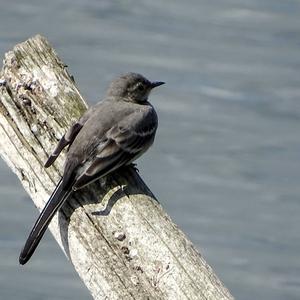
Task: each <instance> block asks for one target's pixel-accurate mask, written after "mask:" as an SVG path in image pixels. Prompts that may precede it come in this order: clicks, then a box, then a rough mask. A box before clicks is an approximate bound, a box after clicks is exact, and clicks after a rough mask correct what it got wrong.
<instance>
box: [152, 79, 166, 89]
mask: <svg viewBox="0 0 300 300" xmlns="http://www.w3.org/2000/svg"><path fill="white" fill-rule="evenodd" d="M163 84H165V82H163V81H153V82H151V89H153V88H155V87H157V86H160V85H163Z"/></svg>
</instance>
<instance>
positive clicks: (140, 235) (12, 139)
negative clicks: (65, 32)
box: [0, 35, 233, 300]
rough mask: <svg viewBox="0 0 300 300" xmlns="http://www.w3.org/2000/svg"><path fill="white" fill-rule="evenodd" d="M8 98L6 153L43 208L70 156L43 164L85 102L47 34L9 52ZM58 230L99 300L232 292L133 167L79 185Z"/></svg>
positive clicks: (1, 140)
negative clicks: (46, 37) (87, 185)
mask: <svg viewBox="0 0 300 300" xmlns="http://www.w3.org/2000/svg"><path fill="white" fill-rule="evenodd" d="M0 97H1V103H0V109H1V114H0V152H1V156H2V157H3V159H4V160H5V161H6V162H7V164H8V165H9V166H10V168H11V169H12V170H13V171H14V172H15V173H16V174H17V176H18V177H19V179H20V181H21V183H22V184H23V186H24V188H25V189H26V191H27V192H28V193H29V195H30V197H31V198H32V200H33V201H34V203H35V205H36V206H37V207H38V209H39V210H41V208H42V207H43V206H44V204H45V202H46V201H47V199H48V197H49V196H50V194H51V192H52V190H53V189H54V187H55V183H56V182H57V181H58V179H59V177H60V176H61V173H62V169H63V158H64V157H62V158H59V159H58V161H57V163H55V167H51V168H49V169H44V167H43V163H44V162H45V160H46V157H47V155H48V153H50V152H51V151H52V150H53V148H54V146H55V144H56V143H57V141H58V139H59V138H60V137H61V136H62V135H63V134H64V132H65V131H66V129H67V128H68V127H69V126H70V125H71V124H72V123H73V122H74V121H75V120H76V119H78V117H79V116H80V115H81V114H82V113H83V112H84V111H85V109H86V107H87V105H86V103H85V102H84V100H83V99H82V97H81V96H80V93H79V92H78V90H77V88H76V86H75V85H74V82H73V80H72V78H71V77H70V75H69V74H68V72H67V70H66V67H65V66H64V64H63V62H62V61H61V60H60V59H59V58H58V56H57V55H56V53H55V52H54V50H53V49H52V48H51V46H50V45H49V44H48V42H47V41H46V40H45V38H43V37H41V36H39V35H38V36H35V37H33V38H31V39H29V40H27V41H26V42H24V43H21V44H19V45H16V46H15V47H14V49H13V50H12V51H10V52H8V53H7V54H6V55H5V59H4V65H3V69H2V71H1V73H0ZM121 186H122V187H123V188H121ZM127 195H128V196H127ZM33 221H34V220H33ZM25 225H26V226H31V224H24V226H25ZM29 229H30V227H28V230H29ZM50 230H51V232H52V234H53V235H54V237H55V239H56V240H57V242H58V243H59V245H60V246H61V247H62V249H63V250H64V251H65V253H66V255H67V257H69V259H70V260H71V262H72V264H73V265H74V267H75V269H76V271H77V272H78V274H79V275H80V277H81V278H82V280H83V281H84V283H85V284H86V286H87V288H88V289H89V290H90V292H91V294H92V296H93V297H94V299H110V300H112V299H156V300H157V299H172V300H174V299H180V300H184V299H233V298H232V296H231V295H230V293H229V292H228V290H227V289H226V288H225V287H224V286H223V285H222V283H221V282H220V280H219V279H218V278H217V277H216V275H215V274H214V273H213V271H212V269H211V268H210V267H209V266H208V264H207V263H206V262H205V261H204V259H203V258H202V257H201V255H200V254H199V253H198V252H197V250H196V249H195V248H194V246H193V245H192V243H191V242H190V241H189V240H188V239H187V238H186V236H185V235H184V234H183V233H182V232H181V230H180V229H178V227H177V226H176V225H175V224H174V223H173V222H172V221H171V220H170V218H169V216H168V215H167V214H166V213H165V212H164V210H163V209H162V207H161V206H160V204H159V203H158V202H157V200H155V198H154V196H153V194H152V193H151V191H150V190H149V189H148V188H147V186H146V185H145V183H144V182H143V181H142V179H141V178H140V177H139V175H138V174H137V173H136V171H135V170H133V169H130V168H127V169H124V170H121V171H119V172H118V173H117V174H114V175H113V176H110V177H108V178H107V179H105V180H102V181H101V182H98V183H95V184H92V185H91V186H89V187H87V188H85V189H84V190H82V191H80V192H77V193H76V194H75V195H74V197H73V198H72V199H70V201H68V203H66V205H64V207H63V208H62V209H61V211H60V212H59V213H58V214H57V216H56V217H55V218H54V220H53V221H52V222H51V225H50ZM25 238H26V237H25V236H24V241H25ZM32 259H34V257H33V258H32ZM16 260H17V257H16Z"/></svg>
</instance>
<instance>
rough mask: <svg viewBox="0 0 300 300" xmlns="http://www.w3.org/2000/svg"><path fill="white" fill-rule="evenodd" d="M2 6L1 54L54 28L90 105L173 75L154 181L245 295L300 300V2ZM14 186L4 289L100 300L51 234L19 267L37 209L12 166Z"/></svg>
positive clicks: (2, 224)
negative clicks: (113, 82) (122, 81)
mask: <svg viewBox="0 0 300 300" xmlns="http://www.w3.org/2000/svg"><path fill="white" fill-rule="evenodd" d="M1 2H2V3H1V4H2V5H1V10H0V26H1V34H0V37H1V39H0V53H1V56H2V57H3V54H4V52H5V51H7V50H9V49H10V48H11V47H12V46H13V45H15V44H16V43H18V42H20V41H23V40H25V39H26V38H28V37H30V36H32V35H34V34H36V33H41V34H43V35H45V36H46V37H47V38H48V39H49V40H50V42H51V43H52V44H53V45H54V47H55V49H56V50H57V52H58V53H59V55H60V56H61V57H62V58H63V60H64V62H65V63H66V64H68V65H69V67H70V70H71V72H72V73H73V74H74V76H75V79H76V82H77V84H78V86H79V88H80V90H81V92H82V94H83V95H84V97H85V98H86V99H87V101H88V102H89V103H95V102H96V101H98V99H99V97H100V96H99V95H103V93H104V90H105V88H106V86H107V84H108V82H109V81H110V79H111V78H113V77H114V76H115V75H116V74H119V73H122V72H124V71H137V72H141V73H142V74H144V75H146V76H147V77H149V78H150V79H152V80H163V81H166V82H167V85H166V86H164V87H161V88H160V89H158V90H157V91H155V93H153V95H152V97H151V100H152V103H153V104H154V105H155V107H156V108H157V111H158V113H159V117H160V124H159V126H160V127H159V131H158V136H157V139H156V142H155V145H154V147H153V148H152V149H151V150H150V151H149V152H148V153H147V155H145V156H144V157H143V158H141V159H140V161H139V169H140V173H141V175H142V177H143V178H144V179H145V181H146V182H147V184H148V185H149V186H150V188H151V190H152V191H153V192H154V193H155V194H156V195H157V197H158V198H159V199H160V201H161V203H162V204H163V206H164V207H165V209H166V210H167V212H168V213H169V214H170V215H171V216H172V218H173V220H174V221H175V222H176V223H177V224H178V225H179V226H180V227H181V228H182V229H183V230H184V231H185V232H186V233H187V234H188V236H189V237H190V238H191V240H192V241H193V242H194V243H195V245H196V246H197V247H198V248H199V250H200V251H201V252H202V253H203V255H204V257H205V258H206V259H207V261H208V262H209V263H210V264H211V265H212V267H213V268H214V270H215V271H216V273H217V274H218V275H219V277H220V278H221V279H222V281H223V282H224V283H225V285H226V286H227V287H228V288H229V289H230V290H231V292H232V294H233V295H234V296H235V297H236V298H237V299H246V300H248V299H249V300H250V299H264V300H268V299H278V300H279V299H280V300H282V299H286V300H293V299H299V297H300V279H299V278H300V260H299V250H300V239H299V238H300V234H299V221H300V217H299V215H300V204H299V193H300V186H299V176H300V159H299V153H300V141H299V131H300V84H299V83H300V82H299V67H300V55H299V53H300V52H299V50H300V2H299V1H296V0H294V1H293V0H285V1H276V0H272V1H271V0H260V1H258V0H245V1H237V0H230V1H208V0H203V1H198V0H197V1H196V0H189V1H178V0H173V1H169V2H168V1H158V0H152V1H149V0H148V1H146V0H144V1H133V0H127V1H114V2H111V1H96V0H94V1H92V0H91V1H87V3H84V1H76V0H73V1H70V0H69V1H59V0H52V1H48V2H44V3H41V1H37V0H34V1H26V2H24V1H21V0H19V1H15V0H14V1H9V2H6V1H5V2H4V1H3V0H2V1H1ZM162 178H163V179H164V180H162ZM0 185H1V186H0V194H1V199H2V201H1V211H0V241H1V243H0V291H1V292H0V298H1V299H24V300H27V299H47V300H49V299H74V298H75V299H91V297H90V296H89V293H88V291H87V290H86V288H85V287H84V286H83V284H82V283H81V281H80V280H79V279H78V277H77V274H76V273H74V271H73V269H72V267H71V265H70V263H69V262H68V261H66V259H65V257H64V256H63V254H62V253H61V251H60V250H59V249H58V246H57V245H56V244H55V242H54V240H53V238H52V237H51V235H50V234H49V233H48V234H47V235H46V237H45V239H44V240H43V243H42V244H41V246H40V248H39V251H37V253H36V255H35V256H34V258H33V259H32V261H31V262H30V264H28V265H26V267H20V266H19V265H18V262H17V257H18V254H19V251H20V248H21V247H22V245H23V243H24V240H25V238H26V235H27V233H28V230H29V227H30V226H31V224H32V222H33V220H34V218H35V217H36V216H37V210H36V209H35V208H34V206H33V204H32V203H31V201H30V199H29V198H28V196H27V195H26V194H25V192H24V191H23V189H22V187H21V186H20V184H19V182H18V181H17V179H16V178H15V176H14V175H13V174H11V172H10V170H9V169H8V168H7V167H6V166H5V164H4V163H3V162H0Z"/></svg>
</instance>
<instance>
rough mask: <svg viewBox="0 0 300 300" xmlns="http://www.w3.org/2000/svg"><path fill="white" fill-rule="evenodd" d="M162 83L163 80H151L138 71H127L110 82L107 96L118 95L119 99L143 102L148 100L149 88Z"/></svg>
mask: <svg viewBox="0 0 300 300" xmlns="http://www.w3.org/2000/svg"><path fill="white" fill-rule="evenodd" d="M162 84H164V82H162V81H154V82H151V81H149V80H148V79H146V78H145V77H144V76H142V75H140V74H138V73H127V74H124V75H121V76H120V77H118V78H116V79H114V80H113V81H112V82H111V84H110V86H109V88H108V91H107V96H112V97H120V100H121V99H123V100H125V101H130V102H135V103H140V104H143V103H144V102H146V101H147V100H148V96H149V94H150V92H151V90H152V89H153V88H155V87H157V86H160V85H162Z"/></svg>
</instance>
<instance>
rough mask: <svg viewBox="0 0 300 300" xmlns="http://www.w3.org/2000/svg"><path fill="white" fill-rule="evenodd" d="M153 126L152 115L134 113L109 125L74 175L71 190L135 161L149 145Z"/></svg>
mask: <svg viewBox="0 0 300 300" xmlns="http://www.w3.org/2000/svg"><path fill="white" fill-rule="evenodd" d="M156 129H157V119H156V115H155V117H153V116H152V117H150V118H147V117H141V118H139V117H138V115H136V114H131V115H129V116H128V117H127V118H125V119H124V120H122V121H121V122H120V123H119V124H117V125H116V126H114V127H112V128H111V129H110V130H109V131H108V132H107V134H106V136H105V138H104V139H103V140H102V141H101V142H100V143H99V144H98V147H97V149H96V155H95V156H94V157H93V159H92V160H91V161H90V162H89V163H88V166H87V167H86V168H83V169H82V170H83V171H82V173H81V174H80V175H79V176H77V179H76V180H75V183H74V185H73V189H74V190H76V189H80V188H82V187H84V186H86V185H88V184H89V183H91V182H93V181H95V180H97V179H98V178H100V177H103V176H105V175H107V174H108V173H110V172H112V171H114V170H116V169H118V168H120V167H121V166H124V165H126V164H128V163H130V162H132V161H133V160H135V159H136V158H137V157H138V156H140V155H141V154H142V153H143V152H144V151H146V150H147V149H148V148H149V147H150V146H151V144H152V143H153V140H154V136H155V132H156Z"/></svg>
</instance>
